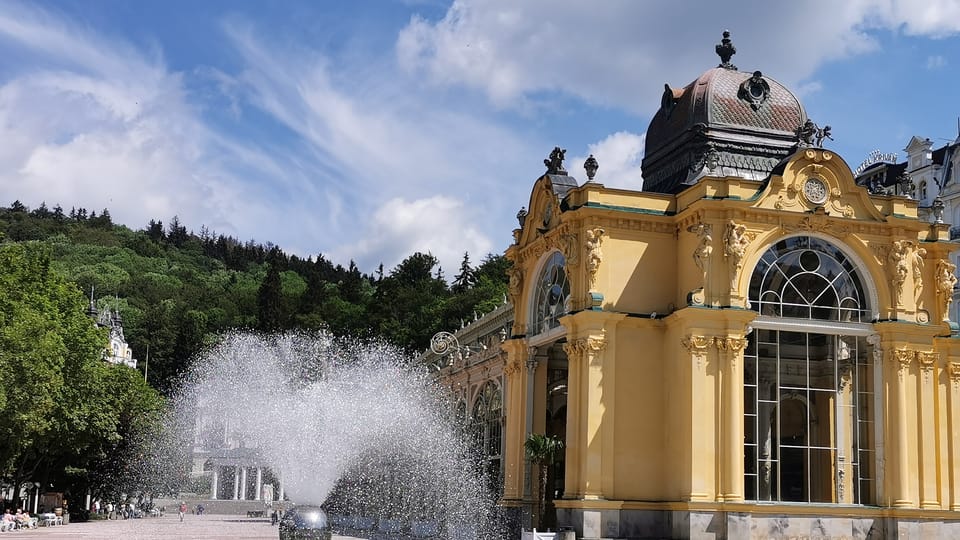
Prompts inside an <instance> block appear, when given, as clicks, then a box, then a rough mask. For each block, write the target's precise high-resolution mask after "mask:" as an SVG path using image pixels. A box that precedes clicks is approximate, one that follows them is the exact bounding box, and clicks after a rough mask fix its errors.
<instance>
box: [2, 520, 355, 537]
mask: <svg viewBox="0 0 960 540" xmlns="http://www.w3.org/2000/svg"><path fill="white" fill-rule="evenodd" d="M278 537H279V534H278V532H277V527H276V526H275V525H270V522H269V521H266V520H262V519H247V518H243V517H240V516H225V515H206V516H195V515H192V514H190V515H187V516H185V517H184V518H183V523H181V522H180V519H179V518H178V517H177V514H175V513H174V514H173V515H170V514H167V515H165V516H163V517H159V518H143V519H127V520H113V521H105V520H102V521H90V522H87V523H70V524H69V525H63V526H56V527H37V528H36V529H30V530H24V531H11V532H3V533H0V540H13V539H24V540H27V539H38V540H39V539H43V540H52V539H60V540H67V539H70V540H74V539H75V540H115V539H122V540H169V539H182V540H241V539H242V540H247V539H258V540H259V539H262V540H267V539H270V540H276V539H277V538H278ZM333 538H335V539H338V540H357V539H355V538H354V537H352V536H336V535H335V536H334V537H333Z"/></svg>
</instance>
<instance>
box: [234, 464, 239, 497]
mask: <svg viewBox="0 0 960 540" xmlns="http://www.w3.org/2000/svg"><path fill="white" fill-rule="evenodd" d="M239 498H240V466H239V465H234V466H233V500H237V499H239Z"/></svg>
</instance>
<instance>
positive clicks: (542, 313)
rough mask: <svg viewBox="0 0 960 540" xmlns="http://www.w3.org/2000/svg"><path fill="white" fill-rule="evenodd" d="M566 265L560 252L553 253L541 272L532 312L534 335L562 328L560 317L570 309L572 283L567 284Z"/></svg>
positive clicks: (531, 326) (531, 321)
mask: <svg viewBox="0 0 960 540" xmlns="http://www.w3.org/2000/svg"><path fill="white" fill-rule="evenodd" d="M565 263H566V260H565V259H564V258H563V255H562V254H561V253H560V252H553V253H552V254H551V255H550V258H549V259H547V261H546V263H545V264H544V266H543V270H542V271H541V272H540V276H539V278H538V279H537V283H536V289H534V294H535V296H534V304H533V310H532V311H531V320H530V333H531V334H532V335H537V334H541V333H543V332H546V331H548V330H551V329H553V328H556V327H557V326H560V317H562V316H564V315H566V314H567V311H568V310H569V308H570V305H569V303H570V283H568V282H567V272H566V270H565V269H564V264H565Z"/></svg>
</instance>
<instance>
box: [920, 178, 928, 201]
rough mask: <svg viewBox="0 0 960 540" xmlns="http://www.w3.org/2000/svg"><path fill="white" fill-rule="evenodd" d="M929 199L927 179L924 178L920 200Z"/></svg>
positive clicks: (921, 183)
mask: <svg viewBox="0 0 960 540" xmlns="http://www.w3.org/2000/svg"><path fill="white" fill-rule="evenodd" d="M926 199H927V181H926V180H924V181H922V182H920V200H921V201H925V200H926Z"/></svg>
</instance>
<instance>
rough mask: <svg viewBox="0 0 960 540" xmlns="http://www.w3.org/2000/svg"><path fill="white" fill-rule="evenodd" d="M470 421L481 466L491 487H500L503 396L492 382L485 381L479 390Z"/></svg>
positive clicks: (501, 483)
mask: <svg viewBox="0 0 960 540" xmlns="http://www.w3.org/2000/svg"><path fill="white" fill-rule="evenodd" d="M472 420H473V422H472V424H473V429H474V437H475V439H474V441H475V444H476V450H477V455H478V457H479V459H480V460H481V462H482V463H481V466H482V468H483V470H484V472H485V473H486V474H487V478H488V479H489V480H490V482H491V484H492V485H494V486H502V485H503V482H502V481H501V474H502V472H501V458H502V455H503V451H502V448H503V395H502V394H501V392H500V387H499V386H498V385H497V384H496V383H494V382H493V381H487V383H486V384H484V385H483V388H482V389H481V390H480V394H479V395H478V396H477V401H476V402H475V403H474V405H473V418H472Z"/></svg>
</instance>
